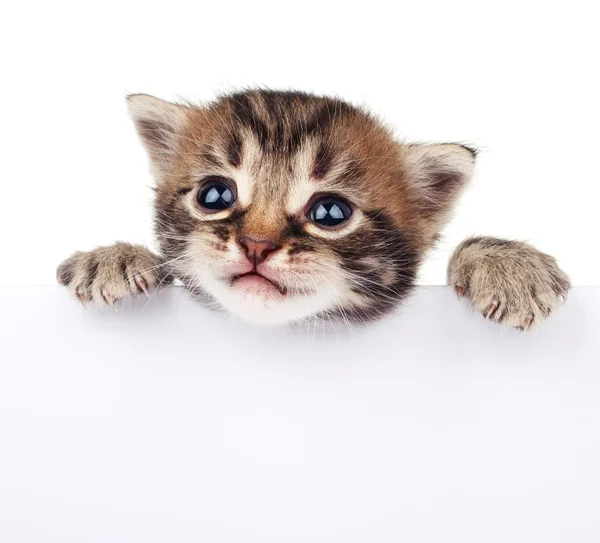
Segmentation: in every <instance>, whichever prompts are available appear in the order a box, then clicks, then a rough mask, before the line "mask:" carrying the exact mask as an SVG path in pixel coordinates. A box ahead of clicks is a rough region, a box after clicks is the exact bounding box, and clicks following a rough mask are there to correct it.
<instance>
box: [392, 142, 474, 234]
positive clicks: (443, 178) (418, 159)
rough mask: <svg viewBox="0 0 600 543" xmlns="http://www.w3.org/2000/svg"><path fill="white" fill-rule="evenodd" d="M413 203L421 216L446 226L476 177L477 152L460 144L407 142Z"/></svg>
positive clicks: (406, 163) (406, 160) (408, 168)
mask: <svg viewBox="0 0 600 543" xmlns="http://www.w3.org/2000/svg"><path fill="white" fill-rule="evenodd" d="M402 153H403V159H404V164H405V167H406V170H407V176H408V180H407V181H408V183H409V186H410V189H411V190H410V192H411V194H412V197H413V200H414V204H415V205H416V206H417V207H418V209H419V212H420V214H421V215H422V216H424V217H425V218H427V219H429V220H433V221H434V222H437V223H439V226H440V227H441V226H443V223H444V222H445V219H446V217H447V215H448V212H449V211H450V210H451V209H452V206H453V205H454V203H455V201H456V199H457V198H458V196H459V195H460V193H461V192H462V190H463V189H464V187H465V186H466V184H467V183H468V181H469V180H470V179H471V177H472V176H473V170H474V168H475V156H476V154H477V153H476V151H475V150H474V149H471V148H470V147H466V146H464V145H460V144H458V143H442V144H434V145H424V144H419V145H417V144H415V145H404V146H403V148H402Z"/></svg>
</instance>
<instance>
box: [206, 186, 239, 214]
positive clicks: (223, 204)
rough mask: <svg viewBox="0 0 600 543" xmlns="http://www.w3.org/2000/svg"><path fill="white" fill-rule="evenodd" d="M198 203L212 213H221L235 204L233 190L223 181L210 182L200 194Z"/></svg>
mask: <svg viewBox="0 0 600 543" xmlns="http://www.w3.org/2000/svg"><path fill="white" fill-rule="evenodd" d="M198 203H199V204H200V205H201V206H202V207H203V208H205V209H208V210H210V211H221V210H223V209H227V208H229V207H231V206H232V205H233V204H234V203H235V196H234V194H233V190H232V188H231V187H230V186H229V185H228V184H227V183H226V182H225V181H224V180H221V179H214V180H211V181H208V182H207V183H205V184H204V185H203V187H202V188H201V189H200V191H199V192H198Z"/></svg>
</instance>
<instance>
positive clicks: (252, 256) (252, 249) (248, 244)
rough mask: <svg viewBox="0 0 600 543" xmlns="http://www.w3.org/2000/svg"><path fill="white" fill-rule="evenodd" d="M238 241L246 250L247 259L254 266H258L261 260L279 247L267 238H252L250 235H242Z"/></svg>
mask: <svg viewBox="0 0 600 543" xmlns="http://www.w3.org/2000/svg"><path fill="white" fill-rule="evenodd" d="M240 243H241V244H242V246H243V247H244V249H245V251H246V256H247V257H248V260H249V261H250V262H252V263H253V264H254V265H255V266H258V265H259V264H260V263H261V262H264V261H265V260H266V259H267V257H268V256H269V255H270V254H271V253H272V252H273V251H276V250H277V249H279V247H278V246H277V245H276V244H275V243H274V242H272V241H271V240H268V239H260V240H257V239H254V238H251V237H250V236H242V237H241V238H240Z"/></svg>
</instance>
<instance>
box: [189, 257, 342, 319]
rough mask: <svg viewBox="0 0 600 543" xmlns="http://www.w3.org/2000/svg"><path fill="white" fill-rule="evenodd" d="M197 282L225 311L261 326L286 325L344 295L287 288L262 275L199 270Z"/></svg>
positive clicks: (319, 310)
mask: <svg viewBox="0 0 600 543" xmlns="http://www.w3.org/2000/svg"><path fill="white" fill-rule="evenodd" d="M198 271H199V273H198V274H197V275H196V283H197V284H198V285H200V286H201V288H202V290H203V291H204V292H206V294H208V295H210V296H211V297H212V298H213V299H214V301H215V302H216V303H217V304H218V305H219V306H220V307H221V308H223V309H224V310H225V311H227V312H228V313H230V314H231V315H233V316H234V317H236V318H239V319H241V320H244V321H246V322H249V323H251V324H254V325H258V326H269V327H272V326H284V325H286V324H291V323H293V322H297V321H301V320H303V319H306V318H307V317H312V316H314V315H316V314H319V313H322V312H323V311H327V310H329V309H331V308H332V307H335V305H336V300H339V297H340V296H341V292H340V291H338V290H336V289H333V288H329V289H324V290H323V291H318V292H317V291H308V290H306V291H302V292H300V291H296V290H290V289H286V288H285V287H283V286H281V285H278V284H276V283H275V282H273V281H271V280H269V279H267V278H265V277H263V276H261V275H258V274H243V275H238V276H234V277H229V278H225V277H220V278H218V277H215V276H214V275H213V274H212V273H210V272H209V271H208V270H206V268H199V270H198Z"/></svg>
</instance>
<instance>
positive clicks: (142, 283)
mask: <svg viewBox="0 0 600 543" xmlns="http://www.w3.org/2000/svg"><path fill="white" fill-rule="evenodd" d="M133 280H134V281H135V284H136V285H137V286H138V287H139V289H140V290H141V291H142V292H143V293H144V294H145V295H146V296H148V298H150V294H149V292H148V283H146V280H145V279H144V277H143V276H142V275H140V274H139V273H136V274H135V275H134V276H133Z"/></svg>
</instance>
